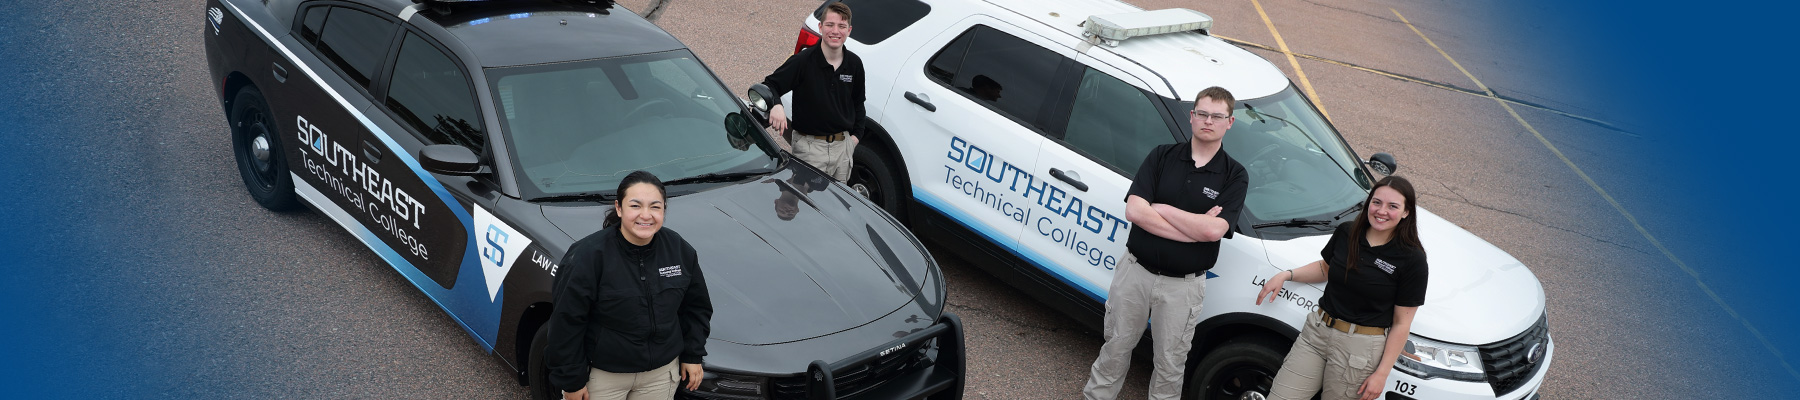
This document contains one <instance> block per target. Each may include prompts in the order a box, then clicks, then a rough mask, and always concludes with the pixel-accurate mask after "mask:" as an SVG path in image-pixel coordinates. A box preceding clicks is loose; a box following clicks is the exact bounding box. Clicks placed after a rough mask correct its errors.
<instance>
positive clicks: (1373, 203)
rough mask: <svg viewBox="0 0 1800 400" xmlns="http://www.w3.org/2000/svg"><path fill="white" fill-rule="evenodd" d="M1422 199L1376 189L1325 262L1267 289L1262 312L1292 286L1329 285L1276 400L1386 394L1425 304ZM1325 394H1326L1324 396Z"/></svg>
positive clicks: (1286, 364) (1402, 184)
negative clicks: (1415, 316) (1416, 215)
mask: <svg viewBox="0 0 1800 400" xmlns="http://www.w3.org/2000/svg"><path fill="white" fill-rule="evenodd" d="M1417 201H1418V196H1417V195H1416V193H1415V192H1414V191H1413V186H1412V183H1411V182H1408V181H1407V180H1406V179H1405V178H1401V177H1398V176H1389V177H1386V178H1382V179H1381V180H1380V181H1377V182H1376V183H1375V190H1371V191H1369V197H1368V199H1366V200H1364V202H1363V210H1362V213H1361V214H1358V215H1357V217H1356V221H1355V222H1352V223H1348V224H1342V225H1338V227H1337V230H1336V231H1335V232H1333V233H1332V234H1331V240H1330V241H1328V242H1326V243H1325V249H1324V250H1322V251H1320V252H1319V255H1320V256H1321V257H1322V258H1323V259H1321V260H1319V261H1314V262H1312V263H1309V264H1306V265H1305V266H1301V267H1299V268H1294V269H1290V270H1287V271H1282V272H1281V273H1277V274H1275V276H1273V277H1270V278H1269V280H1268V281H1267V282H1264V283H1263V288H1262V292H1260V293H1258V294H1257V295H1256V304H1259V305H1260V304H1262V302H1263V300H1264V299H1270V300H1273V295H1275V294H1277V292H1279V291H1280V289H1281V285H1282V284H1284V283H1287V281H1295V282H1303V283H1317V282H1327V285H1326V286H1325V294H1324V296H1322V297H1321V298H1320V299H1319V309H1318V311H1316V312H1314V313H1311V314H1308V315H1307V318H1306V324H1305V326H1304V327H1303V328H1302V329H1301V332H1300V338H1299V340H1296V341H1294V347H1293V348H1292V349H1289V350H1288V354H1287V359H1286V360H1284V361H1283V362H1282V364H1281V372H1278V373H1276V374H1275V382H1274V384H1272V385H1270V388H1269V397H1268V398H1270V399H1284V400H1301V399H1307V398H1311V397H1312V396H1313V394H1315V393H1318V394H1320V397H1321V398H1322V399H1324V400H1336V399H1361V400H1373V399H1375V398H1376V397H1378V396H1380V395H1381V392H1382V391H1383V390H1384V388H1386V387H1387V381H1388V379H1387V376H1388V372H1389V371H1392V370H1393V367H1394V362H1395V361H1396V360H1397V359H1398V358H1399V357H1400V350H1401V349H1402V348H1403V347H1404V346H1405V345H1406V338H1407V335H1408V332H1409V331H1410V330H1411V329H1412V320H1413V314H1414V313H1416V312H1418V310H1419V306H1421V305H1424V304H1425V283H1426V281H1427V280H1428V278H1429V277H1430V270H1429V268H1428V267H1427V266H1426V263H1425V247H1424V246H1423V245H1420V244H1419V226H1418V222H1417V221H1416V219H1414V218H1412V217H1413V214H1414V213H1415V212H1416V211H1417V210H1418V204H1417ZM1321 389H1323V390H1324V392H1323V393H1321V392H1320V390H1321Z"/></svg>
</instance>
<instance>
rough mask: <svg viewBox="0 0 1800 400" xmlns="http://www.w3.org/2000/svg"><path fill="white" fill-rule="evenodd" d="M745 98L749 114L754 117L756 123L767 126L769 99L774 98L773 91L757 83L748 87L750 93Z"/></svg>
mask: <svg viewBox="0 0 1800 400" xmlns="http://www.w3.org/2000/svg"><path fill="white" fill-rule="evenodd" d="M745 96H746V97H747V100H748V101H749V103H750V113H751V114H752V115H754V116H755V117H756V121H757V122H760V123H762V124H763V125H764V126H767V125H769V107H770V106H769V99H773V98H775V91H773V90H769V87H768V86H766V85H763V84H761V83H758V84H755V85H750V91H749V93H745Z"/></svg>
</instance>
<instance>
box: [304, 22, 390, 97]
mask: <svg viewBox="0 0 1800 400" xmlns="http://www.w3.org/2000/svg"><path fill="white" fill-rule="evenodd" d="M330 10H331V15H330V16H328V17H326V21H325V22H327V23H326V24H325V26H324V28H323V29H324V30H323V31H322V32H320V33H319V44H318V46H319V53H320V54H322V55H324V56H325V59H326V60H330V61H331V62H332V63H333V64H337V67H338V69H339V70H342V71H344V75H345V76H348V77H349V78H350V80H352V81H356V83H358V84H361V85H362V86H363V87H365V88H367V87H369V78H370V77H372V76H374V74H375V70H376V69H377V68H380V67H381V58H382V56H384V55H386V54H387V47H388V43H389V42H388V40H387V39H388V37H390V36H391V35H393V33H394V27H395V25H394V23H393V22H388V20H385V19H381V17H377V16H374V15H370V14H369V13H365V12H362V11H357V10H352V9H348V8H339V7H331V8H330ZM314 12H317V11H314ZM308 17H310V15H309V16H308Z"/></svg>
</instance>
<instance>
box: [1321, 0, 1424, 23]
mask: <svg viewBox="0 0 1800 400" xmlns="http://www.w3.org/2000/svg"><path fill="white" fill-rule="evenodd" d="M1300 2H1301V3H1306V4H1311V5H1314V6H1318V7H1323V8H1329V9H1333V10H1338V11H1343V12H1347V13H1351V14H1357V15H1362V16H1366V17H1369V18H1374V19H1378V20H1382V21H1387V22H1393V23H1396V24H1397V23H1400V20H1397V19H1393V18H1387V17H1383V16H1379V15H1375V14H1370V13H1366V12H1362V11H1357V10H1352V9H1348V8H1343V7H1338V6H1334V5H1330V4H1324V3H1320V2H1316V1H1312V0H1300Z"/></svg>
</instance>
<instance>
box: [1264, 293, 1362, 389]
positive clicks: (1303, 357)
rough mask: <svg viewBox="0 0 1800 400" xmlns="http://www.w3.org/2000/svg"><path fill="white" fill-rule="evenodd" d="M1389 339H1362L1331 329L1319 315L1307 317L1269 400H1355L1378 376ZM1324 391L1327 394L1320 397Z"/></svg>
mask: <svg viewBox="0 0 1800 400" xmlns="http://www.w3.org/2000/svg"><path fill="white" fill-rule="evenodd" d="M1386 345H1387V336H1384V335H1359V334H1354V333H1347V332H1344V331H1340V330H1336V329H1331V327H1329V326H1325V322H1324V321H1320V320H1319V314H1318V313H1316V312H1315V313H1309V314H1306V325H1305V327H1303V328H1301V330H1300V340H1296V341H1294V347H1293V348H1292V349H1289V350H1288V354H1287V359H1286V360H1284V361H1282V362H1281V372H1279V373H1276V374H1275V382H1274V384H1272V385H1270V387H1269V400H1277V399H1280V400H1305V399H1310V398H1312V395H1313V394H1314V393H1319V398H1320V399H1322V400H1349V399H1356V398H1358V396H1357V395H1356V389H1359V388H1361V387H1362V383H1363V380H1364V379H1369V375H1370V374H1373V373H1375V365H1376V364H1379V363H1380V362H1381V350H1382V349H1383V348H1384V347H1386ZM1321 388H1323V389H1324V390H1325V391H1324V392H1323V393H1320V392H1319V390H1320V389H1321Z"/></svg>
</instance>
